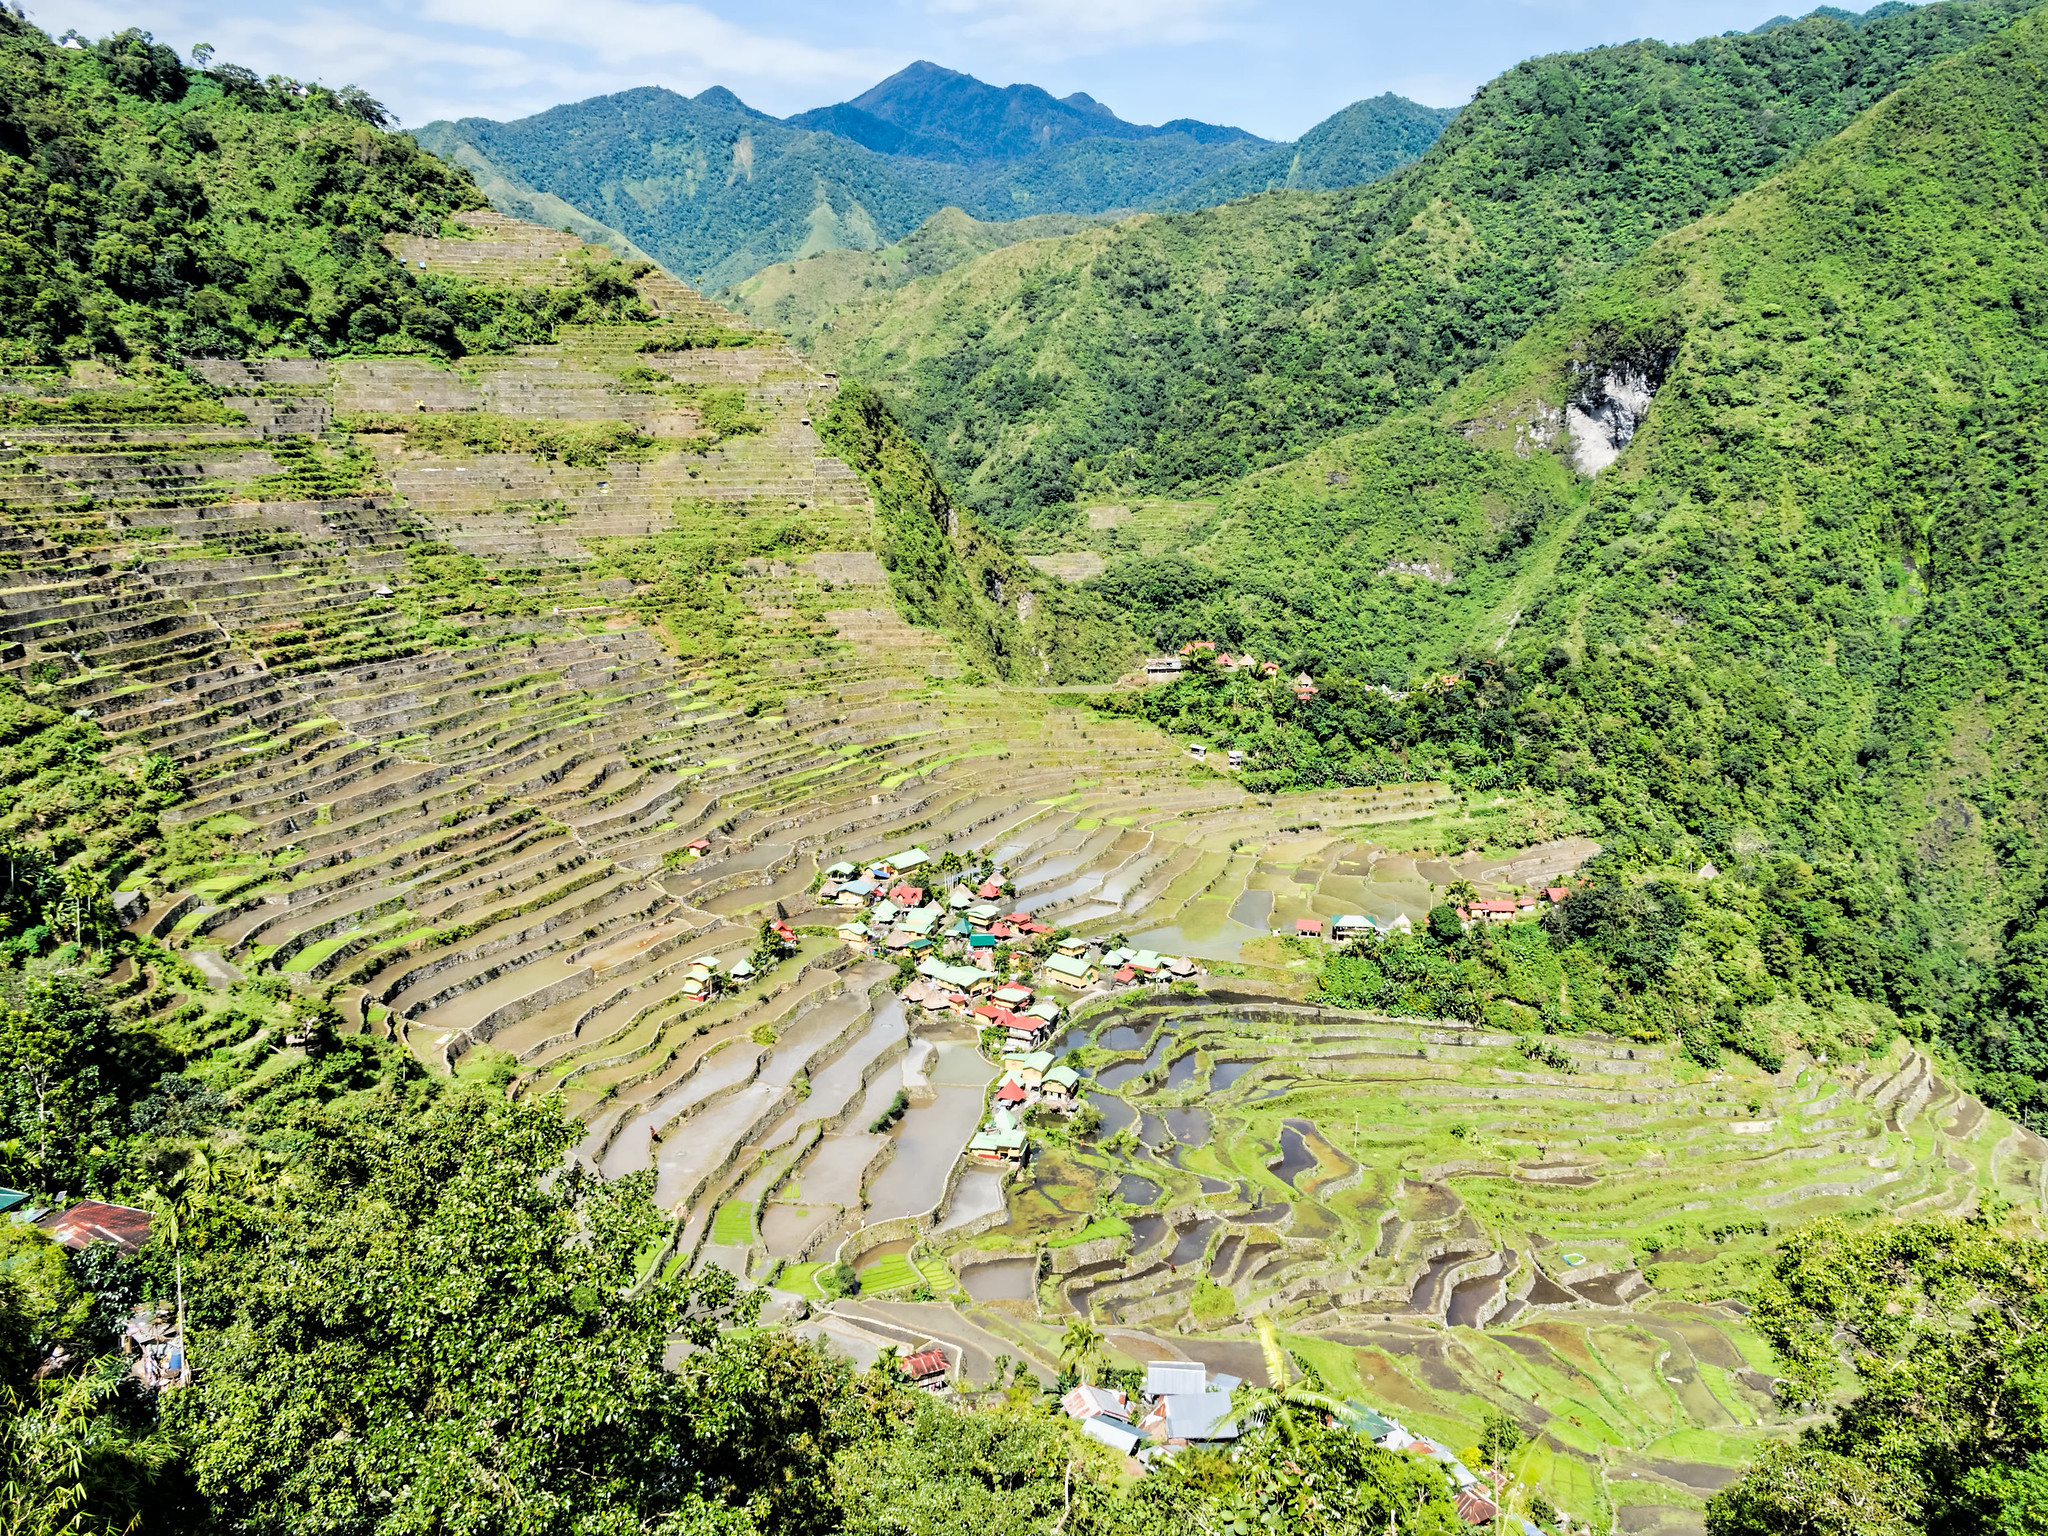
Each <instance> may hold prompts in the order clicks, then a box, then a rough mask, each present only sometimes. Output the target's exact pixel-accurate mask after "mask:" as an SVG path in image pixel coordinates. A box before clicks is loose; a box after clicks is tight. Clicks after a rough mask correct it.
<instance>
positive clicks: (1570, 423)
mask: <svg viewBox="0 0 2048 1536" xmlns="http://www.w3.org/2000/svg"><path fill="white" fill-rule="evenodd" d="M1656 393H1657V390H1656V386H1655V385H1653V384H1652V383H1651V382H1650V379H1649V376H1648V375H1647V374H1644V373H1642V372H1641V371H1640V370H1637V369H1634V368H1613V369H1609V370H1608V371H1607V372H1605V373H1602V374H1600V375H1599V376H1598V377H1596V378H1595V379H1594V380H1593V381H1592V382H1591V384H1590V385H1588V386H1587V387H1585V388H1582V389H1580V390H1579V391H1578V392H1577V393H1575V394H1574V395H1573V397H1572V399H1571V402H1570V403H1569V404H1568V405H1566V406H1565V408H1564V419H1565V429H1566V430H1567V431H1568V432H1570V434H1571V440H1572V463H1573V465H1574V466H1575V467H1576V468H1577V469H1578V471H1579V473H1580V474H1582V475H1597V474H1599V473H1600V471H1601V470H1603V469H1605V468H1606V467H1607V466H1608V465H1610V464H1612V463H1613V462H1614V461H1615V460H1616V459H1618V458H1620V457H1621V450H1622V449H1624V448H1626V447H1627V446H1628V445H1629V440H1630V439H1631V438H1633V437H1634V436H1635V435H1636V429H1637V428H1639V427H1640V426H1642V424H1643V418H1644V417H1645V416H1647V415H1649V414H1650V401H1651V400H1652V399H1653V398H1655V396H1656Z"/></svg>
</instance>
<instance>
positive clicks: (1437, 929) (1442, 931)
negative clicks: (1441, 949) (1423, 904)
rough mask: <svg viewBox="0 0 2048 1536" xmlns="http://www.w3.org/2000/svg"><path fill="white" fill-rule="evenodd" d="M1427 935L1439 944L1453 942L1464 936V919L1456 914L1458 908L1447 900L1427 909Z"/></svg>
mask: <svg viewBox="0 0 2048 1536" xmlns="http://www.w3.org/2000/svg"><path fill="white" fill-rule="evenodd" d="M1429 936H1430V937H1431V938H1432V939H1435V940H1436V941H1437V943H1439V944H1455V943H1457V942H1458V940H1460V939H1462V938H1463V937H1464V936H1465V920H1464V919H1463V918H1461V917H1459V916H1458V909H1457V908H1456V907H1454V906H1452V905H1450V903H1448V902H1438V903H1437V904H1436V905H1435V906H1433V907H1431V908H1430V909H1429Z"/></svg>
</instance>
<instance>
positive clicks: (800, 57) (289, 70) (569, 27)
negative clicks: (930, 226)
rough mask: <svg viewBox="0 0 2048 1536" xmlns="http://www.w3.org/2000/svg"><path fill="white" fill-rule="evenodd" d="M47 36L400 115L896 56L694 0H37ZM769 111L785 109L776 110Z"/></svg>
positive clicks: (498, 110)
mask: <svg viewBox="0 0 2048 1536" xmlns="http://www.w3.org/2000/svg"><path fill="white" fill-rule="evenodd" d="M31 19H33V20H34V21H35V22H36V23H37V24H38V25H40V26H42V27H44V28H46V29H48V30H50V31H51V32H53V33H55V32H62V31H63V30H65V29H66V28H69V27H76V28H77V29H78V30H79V31H81V32H83V33H85V34H86V35H88V36H94V37H97V36H104V35H105V34H106V33H109V32H113V31H117V30H119V29H120V28H122V27H129V26H139V27H142V28H144V29H145V30H148V31H151V32H154V33H155V34H156V36H157V38H158V40H159V41H161V42H167V43H170V44H172V45H173V46H175V47H176V48H178V49H179V50H180V51H181V52H188V51H189V50H190V49H191V48H192V47H193V46H194V45H195V44H198V43H202V42H204V43H212V44H213V45H214V47H215V48H216V49H217V50H218V56H219V57H220V59H221V60H223V61H224V62H232V63H237V64H244V65H247V66H248V67H249V68H251V69H254V70H256V71H257V72H258V73H259V74H271V73H278V74H287V75H291V76H294V77H295V78H298V79H304V80H321V81H324V82H326V83H327V84H330V85H341V84H348V83H353V84H360V85H361V86H363V87H364V88H365V89H366V90H368V91H369V92H370V93H371V94H372V95H374V96H377V97H378V98H380V99H381V100H383V101H385V102H386V103H387V104H389V105H390V106H391V107H392V108H393V109H394V110H396V111H397V112H398V113H399V114H400V115H401V116H402V118H403V119H404V120H405V121H406V122H408V123H412V124H419V123H423V122H427V121H429V120H431V119H433V118H436V117H464V116H471V115H477V116H489V117H501V118H502V117H518V116H524V115H526V114H528V113H531V112H538V111H543V110H545V109H546V108H548V107H551V106H554V105H556V104H557V103H560V102H566V101H577V100H581V99H583V98H585V97H589V96H597V95H603V94H606V93H609V92H613V91H620V90H625V89H628V88H630V87H632V86H636V85H667V86H670V87H672V88H673V89H676V90H680V91H683V92H685V93H686V94H691V95H694V94H695V93H696V92H698V91H701V90H703V89H704V88H705V87H707V86H710V85H726V86H729V87H731V88H732V89H734V90H736V91H738V92H739V93H740V94H741V95H742V96H743V97H747V98H748V99H749V100H752V99H753V96H752V93H754V92H761V93H764V94H766V95H768V96H771V97H774V98H778V99H780V98H783V97H788V96H793V97H795V98H796V99H797V100H798V101H799V103H800V104H801V105H805V106H808V105H813V104H815V103H816V102H817V101H824V100H832V99H835V98H837V97H840V96H844V95H851V94H853V93H855V92H857V91H859V90H862V89H865V88H866V87H867V86H869V85H871V84H873V83H874V81H875V80H877V79H879V78H880V77H881V76H882V75H884V74H887V73H888V72H889V71H890V70H891V69H894V68H897V67H900V65H901V64H902V63H903V62H905V61H904V59H903V58H901V57H899V56H897V55H895V54H892V53H885V52H883V51H882V50H880V49H875V48H869V47H857V46H856V47H846V48H828V47H818V46H814V45H812V44H809V43H805V42H801V41H793V40H791V39H788V38H780V37H775V36H771V35H769V34H767V33H764V32H758V31H753V30H750V29H748V28H746V27H744V26H740V25H738V24H736V23H733V22H728V21H725V20H723V19H721V18H720V17H718V16H716V15H713V14H712V13H711V12H710V11H708V10H705V9H704V8H702V7H700V6H696V5H684V4H674V5H671V4H660V3H655V0H582V3H580V4H578V5H576V6H574V7H570V6H564V5H561V4H559V3H553V0H424V3H423V4H416V5H405V6H403V7H401V6H400V5H398V4H397V3H396V0H367V3H363V4H359V5H354V6H349V7H347V8H342V7H338V6H331V5H318V4H314V5H307V4H265V5H263V6H261V7H260V8H259V7H258V6H255V5H248V6H246V8H245V6H244V5H243V4H238V3H235V0H229V3H228V4H206V3H198V0H139V3H137V0H127V3H122V0H48V3H45V4H41V5H38V6H37V8H36V12H35V13H34V14H33V15H32V18H31ZM783 110H785V111H787V110H792V109H791V108H788V107H785V108H783Z"/></svg>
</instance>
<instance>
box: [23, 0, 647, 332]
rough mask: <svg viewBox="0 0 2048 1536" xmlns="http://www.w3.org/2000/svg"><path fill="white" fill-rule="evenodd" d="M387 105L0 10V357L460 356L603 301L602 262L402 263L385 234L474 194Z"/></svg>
mask: <svg viewBox="0 0 2048 1536" xmlns="http://www.w3.org/2000/svg"><path fill="white" fill-rule="evenodd" d="M385 121H386V119H385V115H384V112H383V109H382V108H381V107H380V106H378V104H377V103H376V102H375V101H373V100H371V99H370V98H369V97H368V96H367V95H365V94H364V93H363V92H361V91H358V90H355V89H353V88H351V89H346V90H342V91H332V90H328V89H326V88H324V87H321V86H301V85H300V84H299V83H298V82H296V81H292V80H286V79H283V78H282V77H272V78H271V79H269V80H267V81H264V80H258V79H257V77H256V76H255V75H254V74H252V73H251V72H250V71H248V70H246V69H242V68H239V67H237V66H233V65H221V66H219V67H217V68H212V69H201V68H198V67H196V66H193V67H188V66H187V65H185V64H183V63H181V62H180V61H179V59H178V57H177V55H176V54H175V53H173V52H172V51H171V50H170V49H169V48H166V47H163V46H162V45H160V44H154V43H152V42H151V41H150V40H149V38H148V37H147V35H146V34H141V33H136V32H133V31H130V32H124V33H121V34H118V35H116V36H114V37H111V38H107V39H105V40H103V41H101V42H100V43H98V44H96V45H94V46H92V47H90V48H82V49H71V48H60V47H58V46H56V45H55V44H53V43H52V42H51V41H50V39H49V38H48V37H46V36H45V35H44V34H43V33H41V32H39V31H37V30H36V29H35V28H33V27H31V26H28V25H27V24H26V23H24V22H22V21H21V20H20V19H19V18H18V17H16V16H15V15H14V14H13V13H11V12H7V11H4V10H0V361H8V362H15V363H22V362H36V361H45V360H53V359H55V358H56V357H58V356H60V355H61V356H65V357H89V356H91V355H92V354H93V353H94V352H106V353H111V354H115V355H128V354H132V353H135V352H138V351H147V350H152V349H161V350H163V351H166V352H172V353H180V352H183V353H189V352H224V353H228V354H232V355H239V354H240V353H242V352H244V351H246V350H250V349H261V348H266V347H271V346H275V345H280V344H282V345H287V346H291V347H295V348H298V349H301V350H309V349H310V350H313V351H327V350H341V349H344V348H347V349H352V350H355V351H377V350H387V349H388V350H396V351H403V352H417V351H433V352H443V353H445V352H457V351H462V350H465V349H475V348H480V347H481V348H492V347H503V346H505V345H508V344H510V343H513V342H520V341H539V340H546V339H548V338H549V337H550V336H551V335H552V328H553V326H554V325H555V324H556V323H557V322H559V321H563V320H569V319H574V318H577V317H578V316H582V317H584V318H589V319H595V318H598V317H599V316H600V315H601V314H602V313H606V312H611V313H616V312H617V309H618V305H619V304H620V303H621V302H624V301H625V300H626V299H628V298H629V297H630V295H631V293H632V287H631V284H630V283H627V282H624V281H623V280H622V278H620V277H619V274H618V273H617V271H616V264H615V263H598V264H595V265H593V266H592V267H591V268H590V269H589V271H588V272H587V273H585V274H584V275H585V276H586V277H587V278H588V279H589V281H588V282H586V283H582V284H578V285H573V286H570V287H565V288H561V289H555V290H546V291H533V292H528V293H523V294H514V293H510V292H508V291H505V290H489V289H485V288H483V287H481V286H478V285H475V284H469V283H464V282H459V281H455V280H451V279H447V278H441V277H432V276H428V275H426V274H415V273H410V272H408V271H407V270H406V269H405V268H404V267H402V266H401V265H399V264H398V263H397V262H394V261H393V260H392V259H391V257H390V254H389V253H388V252H387V251H386V250H385V249H384V248H383V246H382V244H381V242H382V241H383V240H384V239H385V237H386V236H387V235H391V234H413V233H421V234H433V233H436V232H438V231H439V230H440V229H441V228H442V226H443V224H444V221H445V220H446V218H447V216H448V215H449V214H450V213H452V212H456V211H459V210H461V209H465V208H478V207H482V206H483V201H484V200H483V197H482V196H481V194H479V193H478V191H477V189H476V187H475V186H474V185H473V184H472V183H471V182H470V181H469V180H468V179H467V178H466V177H465V176H463V174H462V173H461V172H459V171H457V170H454V169H453V168H451V167H449V166H447V165H444V164H443V163H442V162H441V161H439V160H436V159H434V158H433V157H432V156H430V155H425V154H422V153H421V152H420V151H419V149H418V148H417V147H416V146H415V145H414V144H413V142H412V141H411V140H410V139H408V138H406V137H404V136H402V135H399V134H394V133H389V132H386V131H384V124H385Z"/></svg>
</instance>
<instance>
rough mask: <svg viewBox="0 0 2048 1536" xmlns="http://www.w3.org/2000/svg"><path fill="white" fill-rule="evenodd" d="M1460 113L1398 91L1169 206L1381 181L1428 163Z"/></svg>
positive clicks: (1358, 105)
mask: <svg viewBox="0 0 2048 1536" xmlns="http://www.w3.org/2000/svg"><path fill="white" fill-rule="evenodd" d="M1457 115H1458V109H1457V108H1456V107H1425V106H1423V105H1421V104H1420V103H1418V102H1413V101H1410V100H1408V99H1407V98H1406V97H1405V96H1396V95H1394V94H1393V93H1392V92H1387V93H1385V94H1383V95H1379V96H1374V97H1372V98H1371V99H1370V100H1367V101H1354V102H1353V103H1352V104H1351V105H1350V106H1348V107H1346V108H1345V109H1344V110H1343V111H1341V112H1338V113H1336V114H1334V115H1332V116H1330V117H1326V118H1324V119H1323V120H1322V121H1321V122H1320V123H1317V124H1316V125H1315V127H1313V128H1311V129H1309V131H1308V132H1307V133H1304V134H1303V135H1302V136H1301V137H1300V138H1299V139H1297V140H1295V142H1294V143H1292V144H1275V145H1274V146H1272V148H1270V149H1266V150H1263V151H1261V152H1260V153H1259V154H1258V155H1256V156H1254V157H1253V158H1251V159H1249V160H1245V161H1243V162H1242V163H1241V164H1238V165H1233V166H1231V167H1229V168H1228V169H1225V170H1221V171H1217V172H1214V173H1213V174H1211V175H1210V176H1208V177H1206V178H1204V179H1203V180H1201V181H1198V182H1196V183H1195V184H1194V185H1193V186H1192V187H1190V188H1188V190H1187V191H1185V192H1183V193H1180V194H1179V195H1177V196H1175V197H1173V198H1171V199H1169V200H1168V203H1167V206H1168V207H1172V208H1181V209H1187V208H1206V207H1209V206H1210V205H1212V204H1215V203H1227V202H1229V201H1230V200H1231V199H1233V198H1239V197H1246V196H1250V195H1251V194H1253V193H1257V192H1278V191H1288V192H1300V191H1308V192H1327V191H1330V190H1332V189H1334V188H1337V187H1356V186H1362V185H1364V184H1365V183H1366V182H1368V181H1378V180H1379V179H1380V178H1381V177H1382V176H1385V175H1388V174H1390V173H1392V172H1394V171H1398V170H1400V169H1401V168H1402V167H1403V166H1405V165H1411V164H1413V163H1414V162H1415V161H1417V160H1419V159H1421V158H1422V155H1423V153H1424V152H1425V151H1426V150H1428V148H1429V146H1430V145H1432V144H1434V143H1435V142H1436V141H1437V139H1438V138H1439V137H1441V136H1442V134H1443V131H1444V129H1445V128H1446V127H1448V126H1449V125H1450V122H1451V119H1452V118H1454V117H1456V116H1457Z"/></svg>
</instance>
